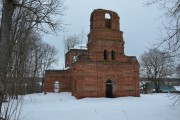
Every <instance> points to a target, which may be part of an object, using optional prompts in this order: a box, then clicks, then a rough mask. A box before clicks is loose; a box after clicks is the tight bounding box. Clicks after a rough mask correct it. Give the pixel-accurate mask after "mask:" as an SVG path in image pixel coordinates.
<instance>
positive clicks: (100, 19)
mask: <svg viewBox="0 0 180 120" xmlns="http://www.w3.org/2000/svg"><path fill="white" fill-rule="evenodd" d="M90 24H91V25H90V33H89V35H88V50H89V54H90V55H91V60H92V61H104V60H106V61H111V60H121V56H122V55H124V40H123V32H122V31H120V29H119V26H120V24H119V16H118V14H117V13H115V12H112V11H109V10H102V9H98V10H95V11H93V12H92V14H91V18H90ZM92 54H93V55H92Z"/></svg>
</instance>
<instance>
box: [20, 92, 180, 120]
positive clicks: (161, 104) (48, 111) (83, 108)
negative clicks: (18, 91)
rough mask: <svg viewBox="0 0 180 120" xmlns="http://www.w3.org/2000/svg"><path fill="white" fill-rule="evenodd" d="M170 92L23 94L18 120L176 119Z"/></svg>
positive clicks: (179, 118) (179, 108) (179, 117)
mask: <svg viewBox="0 0 180 120" xmlns="http://www.w3.org/2000/svg"><path fill="white" fill-rule="evenodd" d="M169 96H170V94H146V95H144V94H141V97H119V98H113V99H110V98H84V99H76V98H74V97H73V96H71V94H70V93H65V92H63V93H48V94H46V95H44V94H32V95H26V96H25V98H24V105H23V109H22V114H21V115H22V116H21V117H22V120H180V104H178V105H176V106H172V104H173V101H172V100H171V97H169Z"/></svg>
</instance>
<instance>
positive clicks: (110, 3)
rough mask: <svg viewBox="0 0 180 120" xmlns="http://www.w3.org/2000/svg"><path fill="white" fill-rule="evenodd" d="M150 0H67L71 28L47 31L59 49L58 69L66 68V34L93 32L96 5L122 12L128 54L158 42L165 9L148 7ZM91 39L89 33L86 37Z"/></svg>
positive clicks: (66, 20) (48, 38) (65, 19)
mask: <svg viewBox="0 0 180 120" xmlns="http://www.w3.org/2000/svg"><path fill="white" fill-rule="evenodd" d="M145 1H146V0H66V2H65V6H66V10H65V12H64V13H65V16H64V17H63V23H64V24H68V25H66V28H67V29H68V31H67V32H64V33H62V32H61V33H59V35H58V36H55V35H44V36H43V40H44V41H45V42H47V43H49V44H51V45H54V46H55V47H56V48H57V49H58V51H59V52H58V58H59V64H58V66H57V67H55V69H60V68H63V65H64V43H63V37H64V36H68V35H74V34H80V33H81V32H82V30H84V32H85V34H88V33H89V25H90V15H91V13H92V12H93V10H94V9H99V8H101V9H107V10H112V11H115V12H116V13H118V15H119V16H120V30H121V31H123V32H124V41H125V54H126V55H129V56H136V57H137V58H138V59H139V57H140V55H141V54H142V53H143V52H144V51H146V50H147V48H151V47H152V44H153V43H155V42H158V41H159V39H160V37H159V28H160V25H161V19H160V16H161V12H160V11H159V10H158V9H157V8H156V7H155V6H151V7H145V6H144V4H143V3H144V2H145ZM84 39H85V40H87V37H86V36H85V38H84Z"/></svg>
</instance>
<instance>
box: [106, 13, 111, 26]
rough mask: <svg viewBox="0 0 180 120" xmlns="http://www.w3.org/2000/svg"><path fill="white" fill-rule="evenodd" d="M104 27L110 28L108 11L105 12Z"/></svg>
mask: <svg viewBox="0 0 180 120" xmlns="http://www.w3.org/2000/svg"><path fill="white" fill-rule="evenodd" d="M105 27H106V28H111V15H110V14H109V13H105Z"/></svg>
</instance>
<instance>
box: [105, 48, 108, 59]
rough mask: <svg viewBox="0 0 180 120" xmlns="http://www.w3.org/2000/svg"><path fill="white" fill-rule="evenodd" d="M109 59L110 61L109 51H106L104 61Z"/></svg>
mask: <svg viewBox="0 0 180 120" xmlns="http://www.w3.org/2000/svg"><path fill="white" fill-rule="evenodd" d="M107 59H108V51H107V50H104V60H107Z"/></svg>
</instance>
